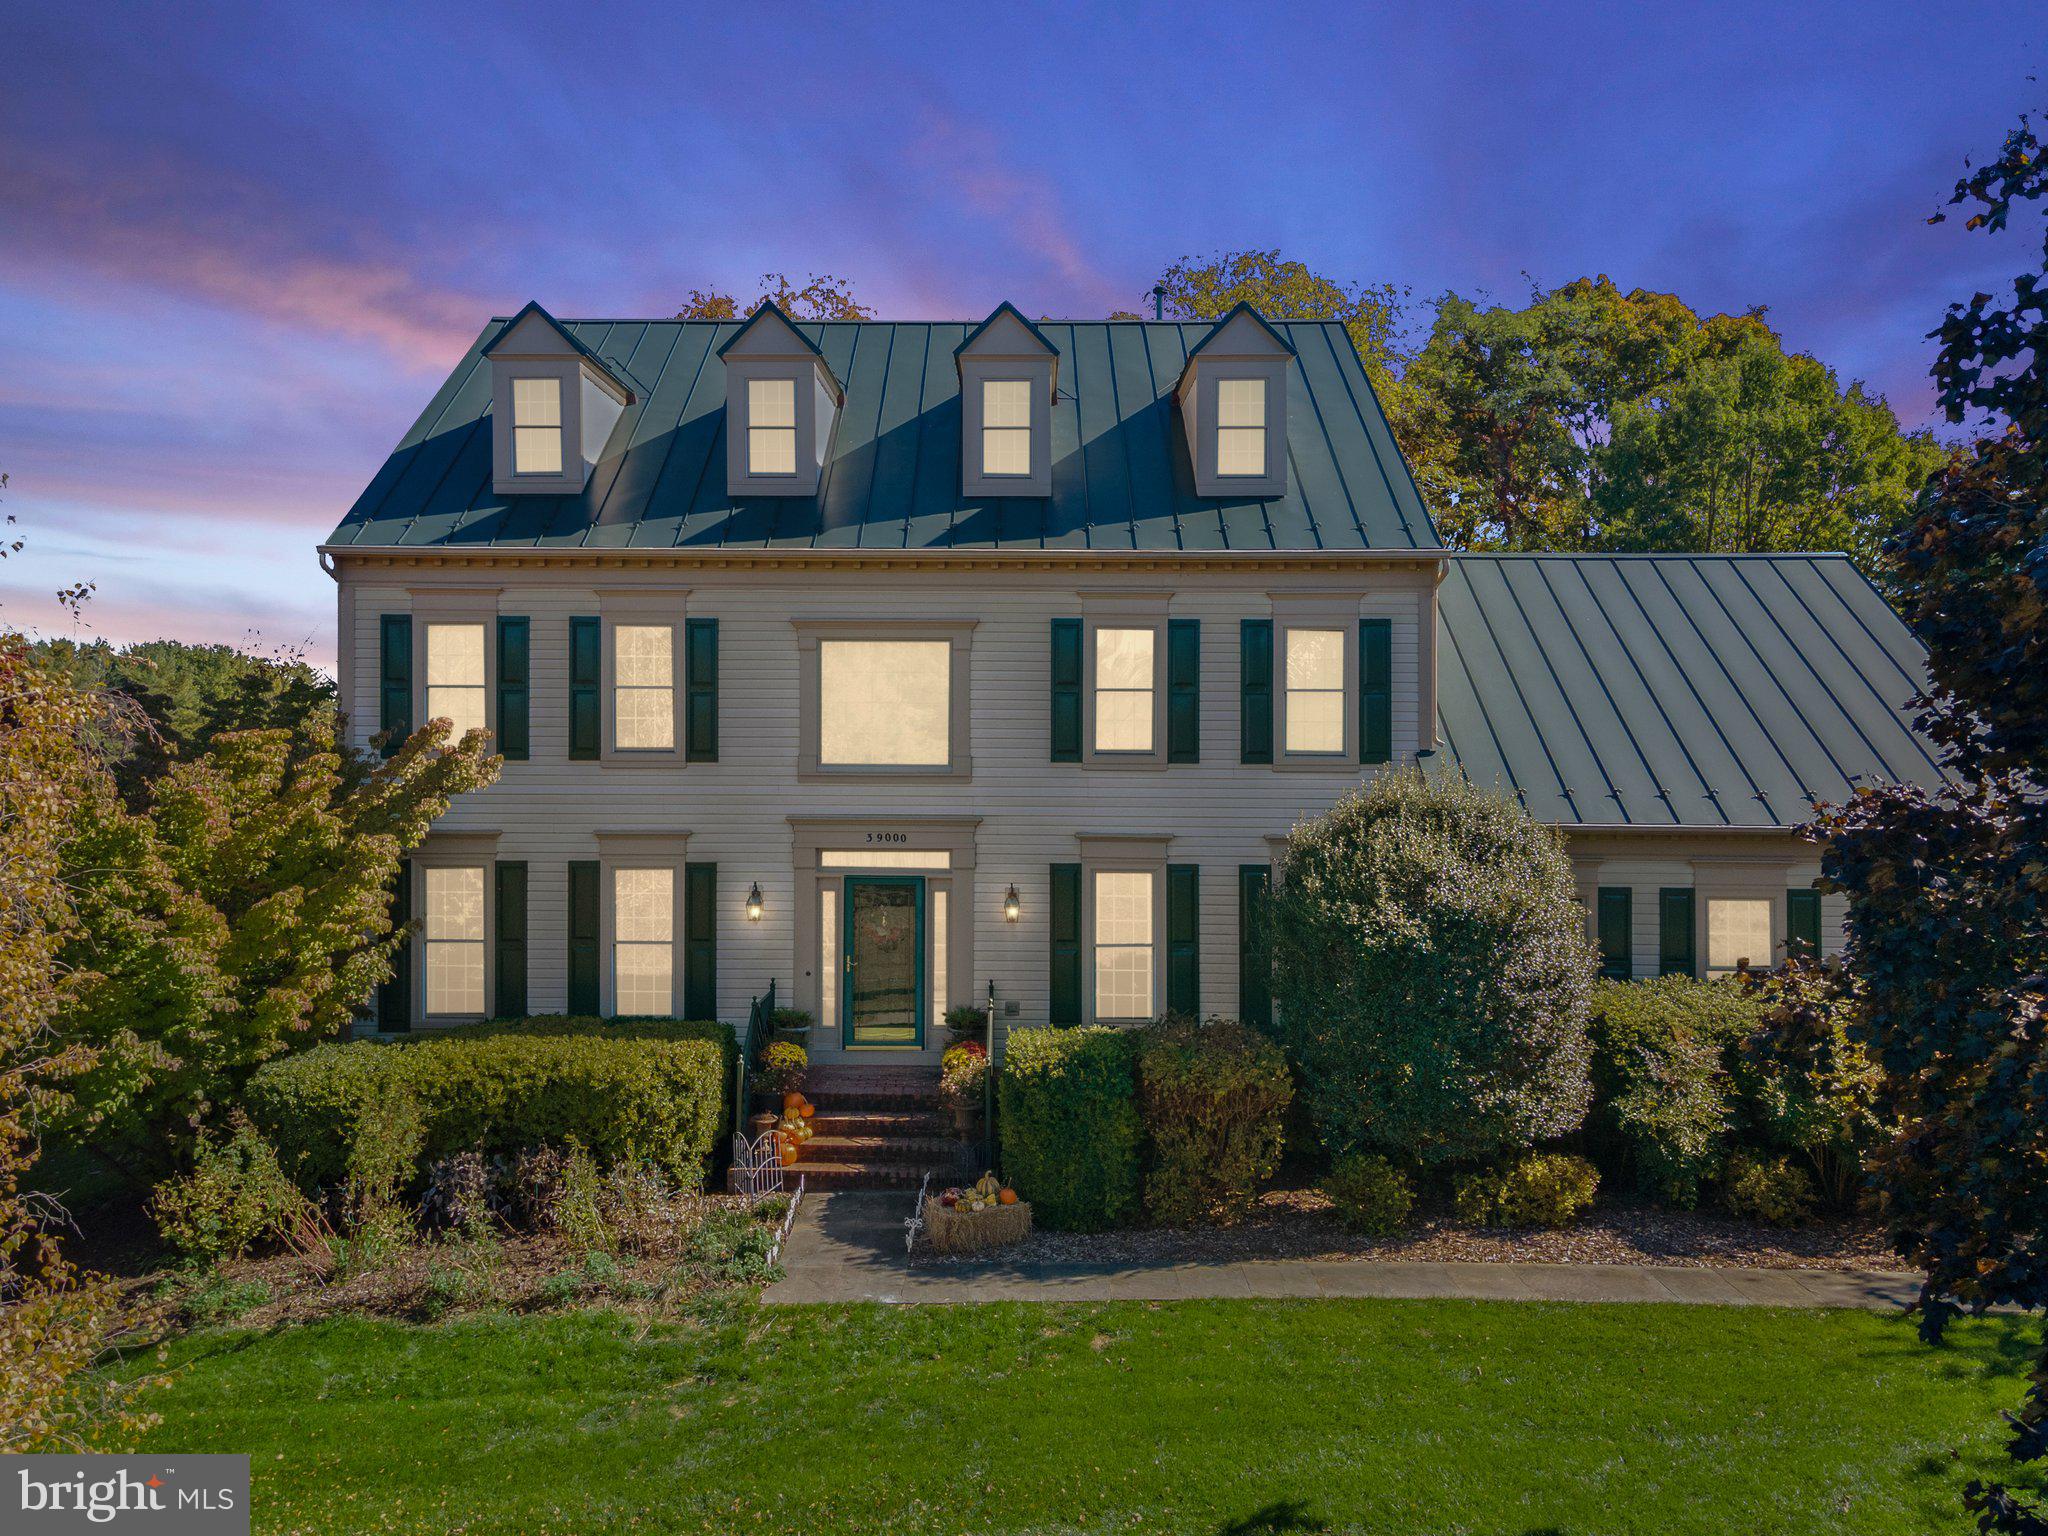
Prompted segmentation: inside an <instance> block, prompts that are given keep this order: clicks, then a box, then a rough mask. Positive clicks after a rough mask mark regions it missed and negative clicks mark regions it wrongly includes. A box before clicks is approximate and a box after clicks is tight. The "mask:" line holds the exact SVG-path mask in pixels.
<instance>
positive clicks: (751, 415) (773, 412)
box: [747, 379, 796, 475]
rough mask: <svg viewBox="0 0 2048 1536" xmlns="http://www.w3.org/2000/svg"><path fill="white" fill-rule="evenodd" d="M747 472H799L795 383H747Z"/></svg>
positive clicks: (764, 381) (791, 381)
mask: <svg viewBox="0 0 2048 1536" xmlns="http://www.w3.org/2000/svg"><path fill="white" fill-rule="evenodd" d="M747 473H748V474H750V475H793V474H795V473H796V380H795V379H749V380H747Z"/></svg>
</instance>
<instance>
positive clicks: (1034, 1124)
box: [996, 1027, 1144, 1232]
mask: <svg viewBox="0 0 2048 1536" xmlns="http://www.w3.org/2000/svg"><path fill="white" fill-rule="evenodd" d="M1136 1046H1137V1036H1136V1035H1135V1034H1134V1033H1132V1032H1127V1031H1124V1030H1116V1029H1103V1028H1100V1027H1095V1028H1088V1029H1019V1030H1013V1031H1012V1032H1011V1034H1010V1037H1009V1041H1008V1044H1007V1045H1006V1046H1005V1047H1004V1050H1003V1064H1002V1074H1001V1076H1000V1077H999V1078H998V1079H997V1084H996V1105H997V1111H998V1113H997V1120H998V1124H999V1125H1000V1127H1001V1135H1002V1144H1003V1171H1004V1173H1005V1174H1007V1175H1008V1176H1009V1181H1010V1183H1011V1184H1012V1185H1014V1186H1015V1187H1016V1190H1017V1192H1018V1194H1020V1195H1022V1196H1023V1197H1024V1198H1025V1199H1026V1200H1029V1201H1030V1202H1031V1211H1032V1218H1033V1220H1035V1221H1037V1222H1039V1223H1040V1224H1041V1225H1044V1226H1047V1227H1053V1228H1058V1229H1062V1230H1066V1231H1071V1232H1099V1231H1102V1230H1104V1229H1106V1228H1109V1227H1115V1226H1121V1225H1123V1224H1125V1223H1127V1222H1130V1221H1132V1220H1134V1219H1135V1218H1136V1217H1137V1215H1138V1211H1139V1190H1138V1181H1139V1162H1138V1154H1139V1148H1140V1145H1141V1143H1142V1140H1143V1134H1144V1126H1143V1124H1142V1122H1141V1121H1140V1119H1139V1116H1138V1103H1137V1070H1136V1067H1137V1050H1136Z"/></svg>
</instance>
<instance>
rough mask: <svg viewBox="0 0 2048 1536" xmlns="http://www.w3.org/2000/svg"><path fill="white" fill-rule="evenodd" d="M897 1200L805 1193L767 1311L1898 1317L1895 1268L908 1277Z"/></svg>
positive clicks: (1051, 1271)
mask: <svg viewBox="0 0 2048 1536" xmlns="http://www.w3.org/2000/svg"><path fill="white" fill-rule="evenodd" d="M914 1203H915V1199H914V1197H912V1196H907V1195H904V1194H900V1193H896V1192H888V1193H878V1194H870V1193H856V1192H852V1191H842V1192H840V1193H836V1194H822V1195H811V1194H806V1195H805V1196H804V1202H803V1205H802V1207H801V1208H800V1209H799V1210H798V1212H797V1219H796V1226H795V1228H794V1229H793V1230H792V1231H791V1233H790V1235H789V1242H788V1244H787V1245H786V1246H785V1247H784V1249H783V1254H782V1264H783V1268H784V1271H785V1277H784V1278H783V1279H781V1280H778V1281H777V1282H776V1283H775V1284H773V1285H771V1286H769V1287H768V1288H767V1290H766V1291H765V1292H764V1293H763V1294H762V1298H761V1299H762V1300H763V1301H765V1302H768V1303H771V1304H777V1305H781V1304H801V1303H806V1302H845V1301H874V1302H885V1303H899V1304H900V1303H916V1302H923V1303H961V1302H977V1301H1193V1300H1197V1299H1202V1298H1209V1297H1262V1298H1284V1297H1311V1298H1314V1297H1322V1298H1328V1297H1340V1296H1341V1297H1366V1296H1376V1297H1418V1298H1466V1299H1471V1300H1481V1301H1601V1302H1606V1301H1680V1302H1705V1303H1711V1304H1718V1305H1723V1306H1755V1307H1863V1308H1868V1309H1871V1310H1880V1311H1882V1310H1889V1309H1893V1308H1898V1307H1903V1306H1904V1305H1906V1304H1907V1303H1908V1302H1910V1301H1911V1300H1912V1299H1913V1298H1914V1296H1915V1295H1917V1294H1918V1292H1919V1279H1918V1277H1917V1276H1915V1275H1912V1274H1909V1273H1905V1272H1902V1271H1886V1270H1856V1271H1849V1272H1843V1271H1838V1270H1821V1269H1705V1268H1695V1267H1688V1266H1683V1265H1673V1264H1420V1263H1376V1262H1372V1261H1368V1260H1361V1259H1251V1260H1241V1261H1235V1262H1227V1263H1214V1264H1159V1265H1142V1266H1139V1265H1113V1264H1006V1263H1002V1262H1000V1261H997V1262H991V1263H987V1264H980V1265H976V1266H974V1267H973V1268H971V1269H966V1268H962V1269H928V1268H917V1269H913V1268H912V1267H911V1266H910V1264H909V1263H908V1262H907V1260H906V1259H905V1257H904V1252H903V1219H904V1218H905V1217H906V1216H908V1215H909V1214H910V1212H911V1208H912V1206H913V1205H914Z"/></svg>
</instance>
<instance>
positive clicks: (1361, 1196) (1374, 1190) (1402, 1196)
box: [1323, 1152, 1415, 1237]
mask: <svg viewBox="0 0 2048 1536" xmlns="http://www.w3.org/2000/svg"><path fill="white" fill-rule="evenodd" d="M1323 1193H1324V1194H1326V1195H1328V1196H1329V1197H1330V1203H1331V1204H1332V1205H1334V1206H1336V1207H1337V1219H1338V1220H1339V1221H1341V1222H1343V1223H1344V1225H1345V1226H1347V1227H1349V1228H1350V1229H1351V1230H1352V1231H1354V1232H1363V1233H1364V1234H1366V1236H1368V1237H1392V1236H1393V1235H1394V1234H1395V1233H1397V1232H1399V1231H1400V1230H1401V1229H1402V1228H1403V1227H1405V1226H1407V1225H1408V1213H1409V1212H1410V1211H1412V1210H1414V1209H1415V1186H1414V1185H1413V1184H1411V1183H1409V1182H1408V1176H1407V1175H1406V1174H1405V1173H1403V1172H1402V1171H1401V1170H1400V1169H1398V1168H1396V1167H1395V1166H1394V1165H1393V1164H1392V1163H1390V1162H1388V1161H1387V1160H1386V1159H1385V1158H1384V1157H1381V1156H1380V1155H1379V1154H1378V1153H1377V1152H1347V1153H1345V1154H1344V1155H1343V1156H1342V1157H1340V1158H1338V1159H1337V1161H1336V1163H1335V1164H1334V1165H1332V1167H1331V1169H1330V1172H1329V1175H1328V1176H1327V1177H1326V1178H1325V1179H1324V1180H1323Z"/></svg>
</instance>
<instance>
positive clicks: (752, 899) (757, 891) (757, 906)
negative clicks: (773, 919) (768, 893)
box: [747, 880, 761, 923]
mask: <svg viewBox="0 0 2048 1536" xmlns="http://www.w3.org/2000/svg"><path fill="white" fill-rule="evenodd" d="M747 921H748V922H750V923H758V922H759V921H761V882H760V881H758V880H756V881H755V882H754V888H753V889H752V890H750V891H748V892H747Z"/></svg>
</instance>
